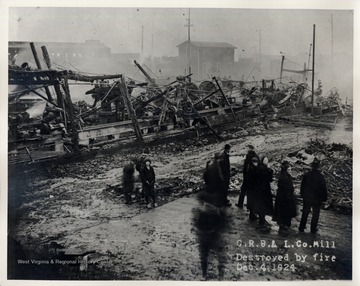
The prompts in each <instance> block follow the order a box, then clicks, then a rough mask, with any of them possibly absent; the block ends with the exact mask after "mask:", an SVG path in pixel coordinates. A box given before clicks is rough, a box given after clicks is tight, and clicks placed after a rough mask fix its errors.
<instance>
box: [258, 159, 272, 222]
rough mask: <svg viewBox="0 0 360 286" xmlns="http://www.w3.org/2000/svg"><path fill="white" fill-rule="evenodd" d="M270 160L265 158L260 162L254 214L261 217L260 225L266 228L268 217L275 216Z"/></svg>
mask: <svg viewBox="0 0 360 286" xmlns="http://www.w3.org/2000/svg"><path fill="white" fill-rule="evenodd" d="M268 163H269V159H268V158H267V157H263V158H262V159H261V162H260V166H259V172H258V182H259V185H258V188H257V194H256V196H255V205H254V212H255V213H256V214H258V215H259V225H260V226H261V227H266V225H267V224H266V220H265V216H266V215H272V214H273V201H272V194H271V185H270V183H271V182H272V181H273V173H274V172H273V170H271V169H270V168H269V167H268Z"/></svg>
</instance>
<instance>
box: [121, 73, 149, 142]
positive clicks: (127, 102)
mask: <svg viewBox="0 0 360 286" xmlns="http://www.w3.org/2000/svg"><path fill="white" fill-rule="evenodd" d="M119 88H120V93H121V95H122V96H123V98H124V103H125V106H126V108H127V111H128V113H129V116H130V118H131V121H132V123H133V126H134V131H135V134H136V138H137V139H138V140H139V142H140V143H141V144H142V143H143V137H142V133H141V129H140V126H139V122H138V120H137V118H136V114H135V110H134V107H133V105H132V103H131V100H130V98H129V93H128V89H127V87H126V83H125V80H124V76H122V77H121V78H120V80H119Z"/></svg>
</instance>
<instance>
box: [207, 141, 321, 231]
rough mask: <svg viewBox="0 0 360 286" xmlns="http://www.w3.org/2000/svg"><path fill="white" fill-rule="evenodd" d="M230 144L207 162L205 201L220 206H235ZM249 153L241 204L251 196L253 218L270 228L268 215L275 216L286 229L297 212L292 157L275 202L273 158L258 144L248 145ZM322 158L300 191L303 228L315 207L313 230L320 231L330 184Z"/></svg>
mask: <svg viewBox="0 0 360 286" xmlns="http://www.w3.org/2000/svg"><path fill="white" fill-rule="evenodd" d="M230 148H231V146H230V145H229V144H226V145H225V147H224V150H223V152H222V153H216V154H215V156H214V159H213V160H212V161H209V162H207V164H206V170H205V173H204V181H205V186H206V188H205V192H204V193H203V194H200V199H201V200H202V201H203V202H206V203H210V204H213V205H214V206H216V207H224V206H231V204H230V201H229V200H228V199H227V193H228V189H229V184H230V159H229V156H230V154H229V153H230ZM248 148H249V149H248V153H247V155H246V157H245V161H244V165H243V170H242V172H243V183H242V186H241V189H240V195H239V199H238V202H237V204H236V206H237V207H239V208H243V206H244V198H245V196H247V208H248V210H249V219H250V220H257V219H258V221H259V226H260V227H261V228H269V223H268V222H267V221H266V220H265V216H266V215H268V216H272V219H273V221H276V222H277V224H278V225H279V231H286V230H288V229H289V228H290V227H291V220H292V218H294V217H295V216H296V215H297V206H296V198H295V195H294V184H293V179H292V177H291V175H290V172H291V166H290V164H289V162H288V161H284V162H282V163H281V171H280V174H279V177H278V181H277V193H276V197H275V205H274V204H273V195H272V192H271V182H272V181H273V180H274V172H273V170H272V169H271V168H269V166H268V163H269V159H268V158H267V157H266V156H264V157H262V158H261V159H260V157H259V156H258V155H257V154H256V152H255V150H254V147H253V146H252V145H248ZM319 165H320V161H319V160H318V159H317V158H315V159H314V161H313V163H312V169H311V171H309V172H308V173H306V174H305V175H304V177H303V179H302V182H301V192H300V195H301V197H302V198H303V212H302V218H301V222H300V226H299V228H298V229H299V231H300V232H303V231H304V229H305V228H306V221H307V217H308V215H309V213H310V211H311V209H312V213H313V216H312V221H311V232H312V233H316V232H317V224H318V220H319V213H320V207H321V204H322V202H324V201H326V200H327V188H326V183H325V179H324V176H323V175H322V174H321V172H320V170H319Z"/></svg>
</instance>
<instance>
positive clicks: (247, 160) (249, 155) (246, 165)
mask: <svg viewBox="0 0 360 286" xmlns="http://www.w3.org/2000/svg"><path fill="white" fill-rule="evenodd" d="M248 148H249V150H248V153H247V154H246V157H245V161H244V166H243V183H242V185H241V188H240V196H239V200H238V203H237V204H236V206H237V207H239V208H242V207H243V205H244V199H245V196H246V193H247V189H248V171H249V166H250V163H251V159H252V158H253V157H256V158H257V159H259V156H258V155H256V153H255V151H254V146H252V145H248Z"/></svg>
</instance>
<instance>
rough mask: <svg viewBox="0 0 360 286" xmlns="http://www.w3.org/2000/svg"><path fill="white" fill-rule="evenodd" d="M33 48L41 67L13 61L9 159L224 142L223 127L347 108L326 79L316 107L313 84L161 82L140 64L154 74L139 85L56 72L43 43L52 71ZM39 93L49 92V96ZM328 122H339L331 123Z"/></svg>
mask: <svg viewBox="0 0 360 286" xmlns="http://www.w3.org/2000/svg"><path fill="white" fill-rule="evenodd" d="M30 46H31V49H32V52H33V55H34V58H35V62H36V64H37V69H36V70H32V69H31V68H29V67H28V65H27V64H26V63H25V64H23V65H22V66H21V67H19V66H15V65H9V85H14V86H15V90H14V91H13V92H12V93H10V94H9V138H8V139H9V140H8V142H9V164H14V163H19V162H34V161H39V160H45V159H49V158H55V157H59V156H62V155H64V154H66V153H77V152H79V150H80V149H81V148H83V147H86V148H89V147H94V146H99V145H101V144H104V143H110V142H114V141H120V140H134V139H136V140H138V142H140V143H142V142H144V141H149V140H154V139H157V138H164V137H168V136H175V135H180V134H185V133H189V132H195V133H196V134H197V136H200V134H202V133H207V132H209V131H211V132H213V133H214V134H215V135H216V136H217V137H218V138H220V139H221V136H220V135H219V134H218V133H217V131H216V130H217V129H218V128H219V127H221V130H224V129H227V128H233V127H239V126H243V124H244V123H245V122H247V121H249V120H252V119H254V118H262V119H263V120H268V119H267V118H269V117H270V116H277V117H278V118H283V119H284V118H285V119H286V120H290V118H291V117H281V116H280V115H285V114H289V112H288V111H289V110H291V113H294V111H295V110H297V112H299V111H300V112H304V111H305V112H306V111H309V110H310V109H311V110H312V111H314V110H315V112H316V113H317V114H322V113H324V112H330V111H335V112H339V111H341V112H342V113H343V114H344V113H345V111H344V106H343V105H342V104H341V102H340V99H339V95H338V93H337V91H336V89H332V90H331V91H330V94H329V95H328V96H326V97H323V96H322V89H321V88H322V86H321V83H320V82H319V85H318V89H317V90H316V91H315V92H314V95H315V96H316V100H315V103H316V106H313V105H312V101H311V92H309V89H308V86H307V84H306V83H301V84H298V83H296V82H290V83H288V84H283V83H282V82H281V80H280V82H278V81H276V80H262V81H261V86H259V85H258V83H257V82H255V81H254V82H246V83H245V82H242V81H231V80H220V79H217V78H216V77H213V78H212V80H211V81H204V82H202V83H201V84H200V85H199V86H197V85H196V84H195V83H193V82H191V74H190V75H187V76H178V77H177V78H176V80H175V81H173V82H171V83H169V84H167V85H165V86H159V85H157V84H156V82H155V81H154V80H153V79H152V78H151V77H150V76H149V75H148V74H147V73H146V71H145V70H144V69H143V68H142V67H141V65H140V64H138V63H137V62H136V61H134V63H135V64H136V66H137V67H138V68H139V69H140V71H141V72H142V73H143V74H144V76H145V77H146V79H147V82H141V83H135V81H134V80H131V79H129V78H127V77H125V75H123V74H115V75H103V76H88V75H84V74H81V73H77V72H73V71H70V70H69V71H67V70H54V69H52V68H51V61H50V57H49V55H48V52H47V49H46V47H45V46H42V47H41V49H42V53H43V57H44V60H45V62H46V65H47V68H48V69H47V70H44V69H42V67H41V63H40V61H39V59H38V56H37V53H36V49H35V46H34V44H33V43H30ZM69 81H75V82H77V83H78V82H85V83H89V84H91V85H93V86H94V88H93V89H91V90H89V91H87V92H86V94H91V95H92V97H93V98H94V104H93V105H92V106H90V105H88V104H87V103H86V102H85V101H80V102H77V103H73V102H72V98H71V94H70V88H69ZM110 81H112V82H110ZM135 89H136V90H137V92H134V90H135ZM39 90H45V93H46V95H47V96H44V95H43V94H41V93H40V92H39ZM51 90H53V91H51ZM139 91H140V92H139ZM26 94H35V95H37V96H38V97H39V99H32V100H31V101H30V102H29V101H26V100H22V97H23V95H26ZM44 102H46V106H45V108H44V111H43V113H42V114H38V115H39V116H37V117H36V116H31V113H32V112H31V110H32V109H33V108H34V106H37V105H38V104H44ZM98 103H100V104H98ZM286 112H287V113H286ZM306 124H311V122H307V123H306ZM313 124H317V125H319V124H321V123H319V122H317V123H314V122H313ZM324 126H325V127H329V126H330V127H331V126H332V124H330V125H329V124H327V123H324ZM324 126H323V127H324Z"/></svg>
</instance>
